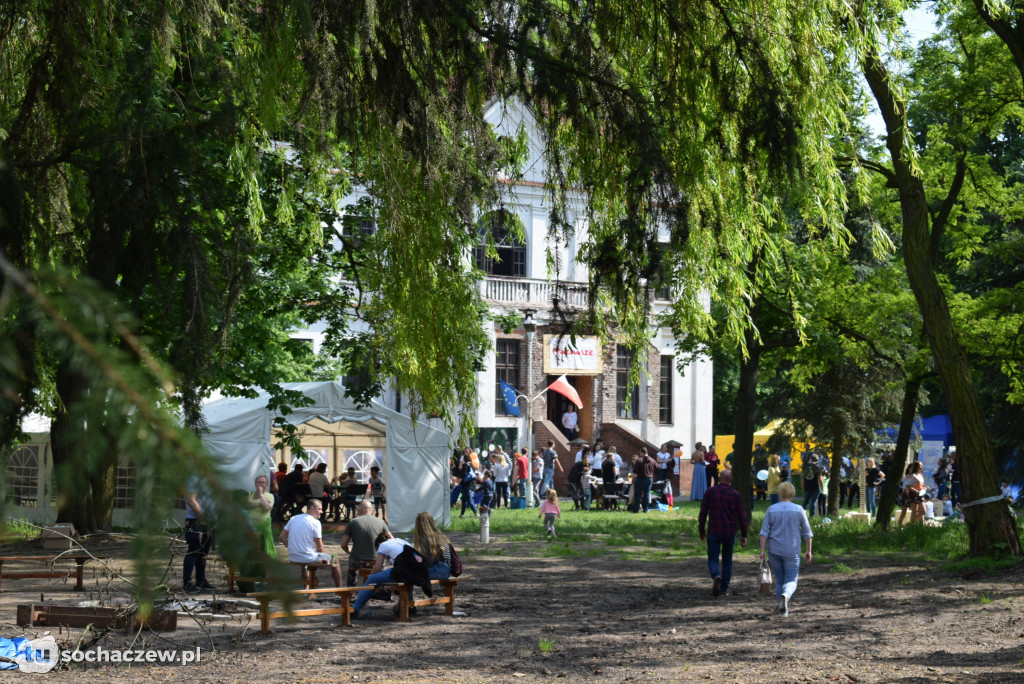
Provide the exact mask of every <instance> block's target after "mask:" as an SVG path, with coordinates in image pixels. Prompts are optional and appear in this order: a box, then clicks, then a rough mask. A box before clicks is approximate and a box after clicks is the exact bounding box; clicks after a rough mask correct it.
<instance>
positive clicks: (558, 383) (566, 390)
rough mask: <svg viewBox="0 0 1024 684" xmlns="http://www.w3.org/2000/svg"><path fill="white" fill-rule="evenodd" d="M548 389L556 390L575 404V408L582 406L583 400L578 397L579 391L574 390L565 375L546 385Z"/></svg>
mask: <svg viewBox="0 0 1024 684" xmlns="http://www.w3.org/2000/svg"><path fill="white" fill-rule="evenodd" d="M548 389H549V390H551V391H553V392H558V393H559V394H561V395H562V396H563V397H565V398H566V399H568V400H569V401H571V402H572V403H574V404H576V408H583V400H582V399H580V394H579V392H577V391H576V388H575V387H573V386H572V385H570V384H569V381H568V380H567V379H566V377H565V375H563V376H562V377H560V378H558V379H557V380H555V381H554V382H553V383H551V384H550V385H548Z"/></svg>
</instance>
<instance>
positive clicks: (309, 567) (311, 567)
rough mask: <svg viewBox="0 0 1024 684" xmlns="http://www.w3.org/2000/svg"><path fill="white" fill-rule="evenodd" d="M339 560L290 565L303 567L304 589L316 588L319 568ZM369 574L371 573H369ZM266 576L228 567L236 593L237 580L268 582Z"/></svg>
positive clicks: (232, 591) (229, 576)
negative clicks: (245, 572)
mask: <svg viewBox="0 0 1024 684" xmlns="http://www.w3.org/2000/svg"><path fill="white" fill-rule="evenodd" d="M337 563H338V561H334V562H332V563H289V564H290V565H292V566H294V567H297V568H301V570H300V571H299V581H300V582H302V588H303V589H316V588H317V587H319V586H320V580H318V579H317V578H316V571H317V570H328V571H330V569H331V568H332V567H334V566H336V564H337ZM360 572H362V571H360ZM307 574H308V575H309V581H308V582H306V575H307ZM367 574H369V573H367ZM365 580H366V575H364V576H363V581H365ZM266 581H267V578H266V577H247V576H245V575H236V574H235V570H234V568H232V567H230V566H229V567H228V592H230V593H234V591H235V582H266Z"/></svg>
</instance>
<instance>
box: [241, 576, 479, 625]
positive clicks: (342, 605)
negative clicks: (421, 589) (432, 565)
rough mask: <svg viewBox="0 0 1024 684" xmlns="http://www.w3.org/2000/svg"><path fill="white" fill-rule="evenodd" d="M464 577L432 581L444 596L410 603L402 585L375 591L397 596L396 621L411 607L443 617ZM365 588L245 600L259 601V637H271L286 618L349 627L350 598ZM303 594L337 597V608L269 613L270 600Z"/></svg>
mask: <svg viewBox="0 0 1024 684" xmlns="http://www.w3.org/2000/svg"><path fill="white" fill-rule="evenodd" d="M461 579H465V576H463V577H449V578H448V579H443V580H431V582H430V583H431V584H432V585H436V586H439V587H440V588H441V589H442V590H443V592H444V596H440V597H438V598H422V599H416V600H413V598H412V592H411V591H409V589H408V588H407V587H406V586H405V585H404V584H398V583H395V582H387V583H383V584H380V585H379V586H378V588H380V587H384V588H386V589H390V590H391V591H392V592H395V593H397V594H398V619H399V620H403V621H408V620H410V616H409V609H410V608H413V607H414V606H432V605H444V606H446V609H445V613H446V614H448V615H451V614H452V613H453V612H454V611H455V587H456V585H457V584H458V583H459V580H461ZM366 588H367V587H366V586H365V585H364V586H361V587H325V588H320V589H295V590H292V591H286V592H280V591H257V592H253V593H251V594H246V596H251V597H253V598H257V599H259V602H260V612H259V615H260V634H270V633H271V631H272V630H271V629H270V621H271V620H277V619H280V618H287V617H305V616H314V615H340V616H341V623H342V624H343V625H345V626H348V625H350V624H352V594H354V593H358V592H360V591H363V590H364V589H366ZM289 593H290V594H305V595H311V596H319V595H322V594H328V595H329V594H337V595H338V598H339V599H340V601H339V605H338V606H334V607H330V608H302V609H299V610H290V611H289V610H276V611H272V610H271V609H270V600H271V599H272V598H274V597H278V596H281V595H283V594H289Z"/></svg>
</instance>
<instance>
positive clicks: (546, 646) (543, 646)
mask: <svg viewBox="0 0 1024 684" xmlns="http://www.w3.org/2000/svg"><path fill="white" fill-rule="evenodd" d="M537 646H538V647H539V648H540V652H541V653H551V649H553V648H554V647H555V642H554V641H552V640H551V639H541V640H540V642H539V643H538V644H537Z"/></svg>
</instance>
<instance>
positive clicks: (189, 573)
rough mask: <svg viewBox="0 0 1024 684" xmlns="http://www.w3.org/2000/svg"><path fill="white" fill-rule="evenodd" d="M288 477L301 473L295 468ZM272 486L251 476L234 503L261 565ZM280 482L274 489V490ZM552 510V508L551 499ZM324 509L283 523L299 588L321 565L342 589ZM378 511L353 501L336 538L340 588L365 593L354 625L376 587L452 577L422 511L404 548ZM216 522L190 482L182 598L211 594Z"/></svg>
mask: <svg viewBox="0 0 1024 684" xmlns="http://www.w3.org/2000/svg"><path fill="white" fill-rule="evenodd" d="M373 470H377V469H376V468H373ZM293 472H296V473H297V472H301V471H300V470H299V469H298V468H296V469H294V470H293ZM312 472H313V473H314V474H315V473H317V472H320V473H322V472H323V470H321V469H318V468H317V469H314V470H313V471H312ZM371 472H372V471H371ZM350 477H351V475H350ZM312 479H314V480H315V479H316V478H315V477H314V478H312ZM308 481H309V480H308V479H307V480H306V483H307V484H308ZM273 482H274V480H272V479H271V478H270V477H268V476H267V475H262V474H261V475H258V476H257V477H256V478H255V481H254V488H253V491H251V492H248V493H247V494H246V495H245V496H244V498H240V499H239V500H240V502H241V506H242V509H243V510H244V511H245V512H246V513H247V514H248V517H249V519H250V521H251V523H252V526H253V528H254V530H255V532H256V535H257V538H258V539H259V540H260V549H261V550H262V552H263V554H264V555H265V557H266V559H275V558H277V557H278V551H277V547H276V546H275V543H274V538H273V531H272V517H271V512H272V510H273V508H274V498H275V497H274V494H273V491H272V489H273V485H272V483H273ZM281 482H282V481H278V482H277V483H276V484H277V489H278V491H279V490H280V486H281ZM366 484H367V487H368V490H367V491H370V492H373V488H372V484H373V475H371V479H370V481H368V482H367V483H366ZM381 492H383V490H381ZM374 499H376V497H374ZM328 502H329V499H328ZM555 506H556V508H557V497H556V499H555ZM325 510H326V503H325V500H324V498H323V497H316V496H314V497H310V498H309V499H308V501H307V503H306V504H305V511H304V512H302V513H297V514H295V515H293V516H291V517H290V518H289V519H288V521H287V523H285V524H284V526H283V528H282V529H281V533H280V536H279V541H280V543H281V545H282V546H283V547H284V549H286V550H287V559H288V561H289V562H290V563H294V564H297V565H299V566H300V569H301V579H302V581H303V583H304V584H307V585H308V583H309V581H310V580H309V578H308V577H307V566H310V565H323V566H324V567H325V568H329V570H330V572H331V577H332V579H333V581H334V585H335V586H337V587H341V586H342V571H341V566H340V564H339V562H338V559H337V557H336V554H333V553H330V552H329V551H328V549H327V548H326V547H325V545H324V540H323V525H322V523H321V517H322V516H323V513H324V511H325ZM382 512H383V509H382V506H381V505H380V504H379V503H378V502H376V501H375V500H371V499H364V500H362V501H360V502H359V503H358V504H357V505H356V506H355V509H354V511H353V514H352V515H351V516H350V519H349V521H348V524H347V525H346V527H345V530H344V533H343V534H342V537H341V543H340V550H341V551H342V552H344V554H345V555H347V556H348V562H347V572H346V574H345V577H344V579H345V582H346V585H347V586H358V585H359V584H360V583H361V584H363V585H365V586H366V587H367V589H366V590H364V591H360V592H359V593H358V595H357V596H356V599H355V602H354V603H353V609H354V612H353V617H356V618H358V617H361V616H364V614H363V607H364V606H365V604H366V602H367V601H368V600H370V598H372V597H373V595H374V588H375V587H377V586H379V585H381V584H387V583H390V582H401V581H406V580H408V579H411V578H415V579H416V581H417V583H421V582H424V581H425V582H427V583H429V581H430V580H434V579H446V578H448V577H449V576H450V575H451V573H452V572H453V567H454V565H455V559H457V554H456V552H455V550H454V547H453V546H452V544H451V541H450V540H449V539H448V538H447V537H446V536H445V535H444V534H443V533H442V532H441V530H440V529H439V528H438V527H437V524H436V522H435V521H434V517H433V516H432V515H431V514H430V513H429V512H426V511H424V512H421V513H419V514H418V515H417V516H416V522H415V529H414V534H413V539H412V541H411V542H410V541H407V540H403V539H396V538H395V537H394V536H393V535H392V534H391V531H390V530H389V528H388V524H387V521H386V519H384V518H383V516H382V515H381V513H382ZM216 519H217V517H216V514H215V509H214V504H213V498H212V496H211V495H210V488H209V487H208V485H207V484H206V483H205V482H204V481H203V480H202V478H199V477H195V476H193V477H190V478H189V479H188V480H187V481H186V484H185V540H186V543H187V546H188V548H187V551H186V553H185V557H184V561H183V564H182V590H183V591H184V592H185V593H188V594H198V593H201V592H209V591H214V590H215V588H214V587H213V585H211V584H210V582H209V580H208V578H207V575H206V559H207V556H208V555H209V554H210V552H211V551H212V549H213V546H214V537H215V525H216ZM552 533H553V525H552ZM406 548H409V549H411V550H412V553H411V554H407V556H408V558H405V559H403V560H404V562H398V559H399V556H401V555H402V554H403V551H404V550H405V549H406ZM247 564H248V565H249V567H250V568H251V567H256V568H257V570H256V571H255V572H259V571H260V570H259V568H260V564H259V563H253V562H252V561H251V559H250V560H249V561H247ZM360 571H363V574H365V573H366V572H367V571H368V572H369V575H368V577H367V579H366V581H365V582H360V580H359V578H358V577H357V575H359V574H360ZM250 572H254V571H252V570H248V569H245V568H243V572H242V574H243V575H249V573H250Z"/></svg>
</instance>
